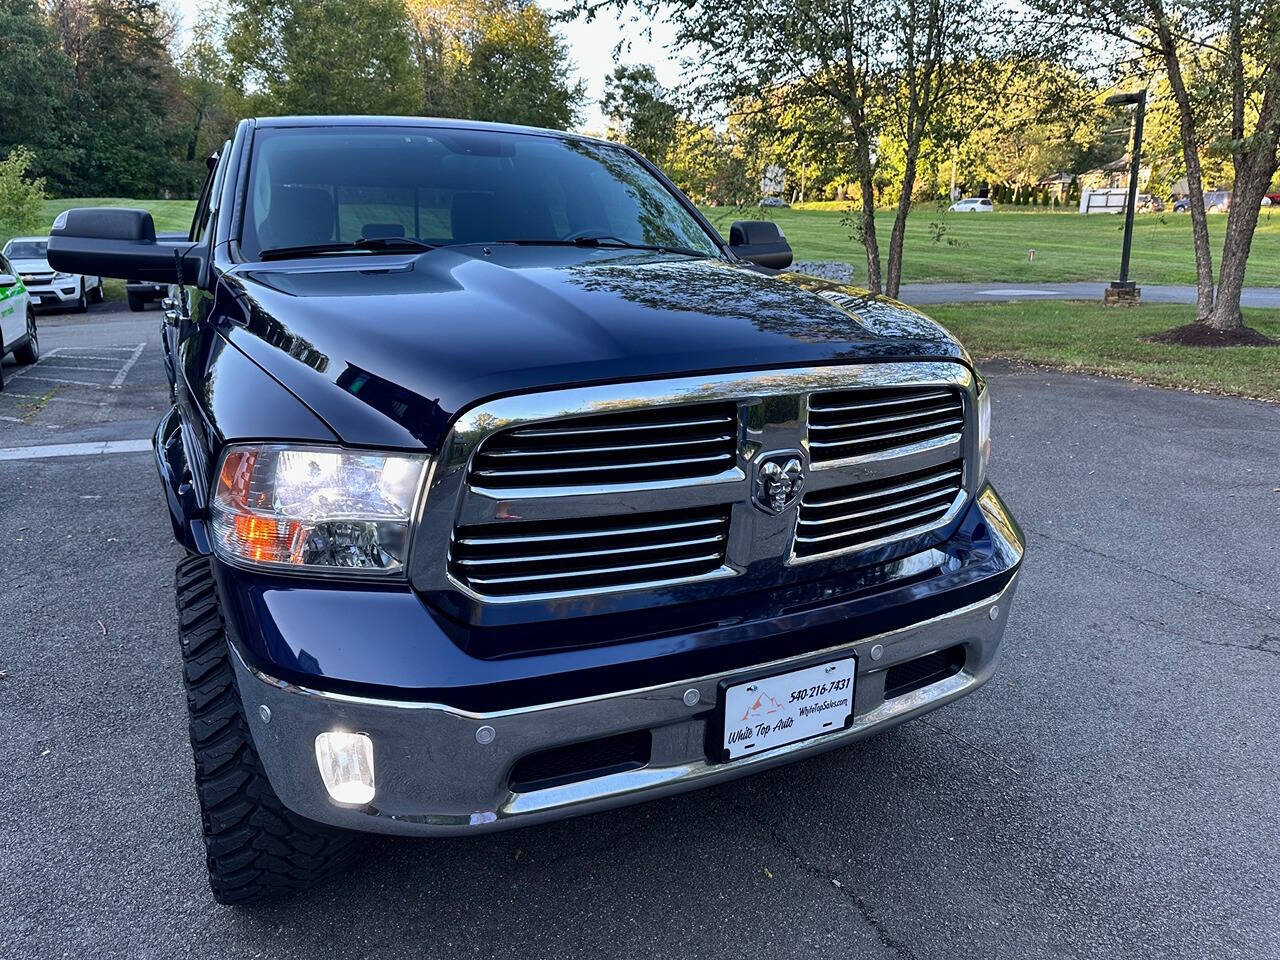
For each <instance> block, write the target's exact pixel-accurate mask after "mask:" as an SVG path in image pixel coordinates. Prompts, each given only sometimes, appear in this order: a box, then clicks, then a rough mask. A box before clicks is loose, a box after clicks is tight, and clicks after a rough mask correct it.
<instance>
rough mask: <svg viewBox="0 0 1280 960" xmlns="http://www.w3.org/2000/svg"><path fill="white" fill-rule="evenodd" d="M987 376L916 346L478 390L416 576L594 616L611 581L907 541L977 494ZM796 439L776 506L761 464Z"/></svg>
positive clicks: (468, 596)
mask: <svg viewBox="0 0 1280 960" xmlns="http://www.w3.org/2000/svg"><path fill="white" fill-rule="evenodd" d="M973 389H974V380H973V374H972V372H971V371H970V370H969V369H968V368H967V367H966V366H965V365H964V364H961V363H958V362H954V361H948V360H920V361H906V362H883V363H880V362H877V363H850V364H832V365H828V366H820V367H800V368H785V369H764V370H751V371H738V372H728V373H721V374H705V375H697V376H689V377H679V378H668V379H650V380H641V381H636V382H634V383H623V384H595V385H589V386H582V387H569V388H564V389H553V390H541V391H535V392H532V393H528V394H515V395H511V396H506V397H500V398H498V399H495V400H489V401H484V402H482V403H479V404H477V405H476V406H474V407H471V408H469V409H467V410H464V411H463V412H462V413H461V414H459V416H458V418H457V420H456V421H455V423H454V425H453V427H452V428H451V431H450V433H449V435H448V436H447V437H446V438H445V440H444V442H443V444H442V448H441V451H440V453H439V455H438V457H437V458H436V461H435V468H434V470H433V473H432V477H431V481H430V485H429V488H428V491H427V493H426V496H425V498H424V506H423V511H422V514H421V515H420V520H419V523H418V524H417V526H416V527H415V531H414V542H413V547H412V549H411V550H410V554H409V577H410V581H411V582H412V583H413V585H414V587H415V588H416V589H418V590H420V591H422V592H424V594H433V593H434V594H438V595H439V596H440V597H441V600H440V602H441V603H442V604H443V605H444V606H445V607H446V608H447V609H448V610H449V612H450V615H452V616H455V617H457V618H459V619H461V620H465V621H467V622H472V623H485V624H492V625H495V626H497V625H501V624H505V623H514V622H535V621H537V622H551V621H554V620H557V619H562V618H566V617H590V616H595V615H598V614H599V612H600V611H601V609H604V607H603V606H602V601H601V595H603V594H606V593H625V594H627V596H626V597H624V598H620V599H619V600H618V601H617V603H618V604H619V605H620V606H621V607H623V608H625V609H628V610H633V611H638V610H643V609H646V608H653V607H661V606H669V605H671V604H678V603H685V602H696V601H700V600H703V599H706V598H707V597H708V596H713V595H716V594H717V593H718V592H719V589H718V588H709V585H708V581H712V580H718V579H719V578H724V579H725V580H726V581H728V582H732V584H733V586H732V588H731V589H732V590H733V591H735V592H740V593H745V592H749V591H752V590H756V589H768V588H771V587H775V586H777V584H778V582H779V580H778V577H779V572H778V571H779V567H780V565H781V566H782V567H783V568H785V567H790V566H793V565H799V564H808V563H814V564H818V565H822V566H823V569H822V570H821V571H818V573H817V575H826V574H827V573H828V570H827V568H826V564H828V563H831V564H832V566H831V568H830V572H832V573H834V572H838V571H839V570H840V569H851V568H853V567H856V566H858V565H859V564H861V563H863V562H864V561H863V559H862V557H860V556H859V555H860V554H862V553H865V551H866V549H867V548H876V547H879V546H882V545H886V544H889V543H896V542H899V541H905V543H904V545H903V547H902V550H901V551H899V555H900V556H901V557H904V558H905V557H907V556H908V555H910V554H911V551H912V550H914V549H916V548H915V546H914V545H913V544H912V543H911V541H912V540H913V538H918V537H919V536H920V535H921V534H923V533H925V532H927V531H929V530H933V529H937V528H939V527H941V526H943V525H945V524H947V523H949V522H951V521H952V520H953V519H954V518H955V516H956V514H957V512H958V511H959V510H960V509H961V508H962V507H963V504H964V498H965V496H966V495H972V494H973V493H975V492H976V490H975V489H971V488H970V487H968V486H966V487H964V488H963V490H962V488H961V486H960V484H961V483H962V482H963V483H964V484H969V485H972V484H973V482H974V480H975V477H974V475H973V471H972V470H971V469H970V466H969V463H968V460H969V458H971V457H973V456H974V454H975V452H976V451H975V449H974V446H975V438H974V437H973V436H972V434H973V431H972V430H971V429H969V427H968V426H967V422H968V420H970V419H971V418H972V417H973V415H974V413H973V411H974V403H973V399H974V398H973ZM886 417H899V418H901V419H898V420H888V421H885V419H884V418H886ZM876 421H879V422H876ZM886 422H887V423H888V424H890V425H892V424H899V425H900V426H898V427H897V428H896V429H889V428H886V427H885V425H884V424H885V423H886ZM907 430H909V431H911V432H909V433H906V435H905V436H902V435H899V434H901V433H903V432H904V431H907ZM823 433H827V434H830V437H823V436H822V434H823ZM884 434H894V436H883V435H884ZM922 437H923V438H924V439H921V438H922ZM819 444H826V446H819ZM783 456H787V457H795V458H799V459H800V460H801V461H802V462H803V463H804V465H805V477H804V484H803V487H802V490H803V493H802V500H801V502H800V503H798V504H796V505H793V506H791V507H789V508H788V509H784V510H782V511H781V512H778V513H774V512H772V511H771V510H769V509H765V508H762V505H761V502H760V499H759V498H760V496H761V495H762V491H761V469H762V466H761V465H762V464H764V463H766V462H771V461H773V460H775V459H777V458H779V457H783ZM918 481H919V482H918ZM947 491H950V494H948V493H947ZM858 497H864V498H865V500H862V501H859V500H853V501H852V502H850V503H844V502H842V501H845V500H848V499H850V498H858ZM949 497H950V498H951V499H950V500H949ZM818 521H832V522H830V523H827V522H823V523H818ZM797 536H799V537H800V538H801V539H799V540H797ZM442 545H443V549H442ZM866 557H867V558H868V559H867V560H866V562H872V559H871V554H866ZM880 559H881V554H880V553H877V554H876V555H875V558H874V562H877V563H879V562H880ZM791 575H792V572H786V573H784V575H783V576H784V579H785V577H788V576H791ZM794 575H795V576H796V577H803V576H808V575H810V574H809V573H808V572H807V571H800V570H796V571H794Z"/></svg>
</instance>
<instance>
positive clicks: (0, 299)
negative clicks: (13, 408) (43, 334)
mask: <svg viewBox="0 0 1280 960" xmlns="http://www.w3.org/2000/svg"><path fill="white" fill-rule="evenodd" d="M10 351H12V352H13V359H15V360H17V361H18V363H20V364H24V365H25V364H32V363H35V362H36V361H37V360H39V359H40V341H39V339H38V338H37V335H36V314H35V311H34V310H33V309H32V308H31V297H30V296H29V295H28V294H27V288H26V287H25V286H24V285H23V283H22V277H20V276H18V274H17V273H16V272H15V271H14V268H13V265H12V264H11V263H9V261H8V259H6V258H5V256H4V255H3V254H0V390H3V389H4V358H5V354H7V353H9V352H10Z"/></svg>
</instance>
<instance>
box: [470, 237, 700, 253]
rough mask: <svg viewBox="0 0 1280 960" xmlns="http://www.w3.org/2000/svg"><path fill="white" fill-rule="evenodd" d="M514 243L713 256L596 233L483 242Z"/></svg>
mask: <svg viewBox="0 0 1280 960" xmlns="http://www.w3.org/2000/svg"><path fill="white" fill-rule="evenodd" d="M507 243H510V244H514V245H516V246H521V247H600V248H604V249H609V250H652V251H654V252H656V253H675V254H679V255H680V256H684V257H700V258H706V257H714V256H715V254H713V253H707V251H705V250H694V249H693V248H691V247H681V246H672V245H670V244H665V243H664V244H649V243H632V242H631V241H630V240H623V239H622V238H621V237H614V236H610V235H609V234H596V235H594V236H590V237H574V238H572V239H570V240H487V241H485V244H487V245H492V246H498V245H500V244H507Z"/></svg>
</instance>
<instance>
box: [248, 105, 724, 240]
mask: <svg viewBox="0 0 1280 960" xmlns="http://www.w3.org/2000/svg"><path fill="white" fill-rule="evenodd" d="M241 234H242V235H241V243H240V246H241V251H242V253H243V254H244V256H246V257H248V258H250V259H256V258H257V257H258V255H259V254H261V253H262V252H263V251H264V250H273V249H281V248H289V247H299V246H307V245H313V244H326V243H336V242H352V241H355V240H360V239H370V238H376V239H385V238H397V237H403V238H409V239H412V240H419V241H423V242H425V243H430V244H470V243H501V242H503V241H513V242H523V243H538V242H549V243H557V242H559V243H568V242H572V241H573V240H575V239H580V238H584V237H588V238H590V237H606V238H608V240H609V241H610V242H613V243H620V244H631V245H642V246H651V247H674V248H683V249H687V250H691V251H696V252H698V253H701V254H705V255H707V256H718V255H719V253H718V250H717V247H716V244H715V242H714V241H713V240H712V238H711V237H710V236H709V235H708V234H707V232H706V231H705V230H703V228H702V227H701V226H700V225H699V223H698V221H697V220H696V219H695V218H694V216H693V215H692V214H691V213H690V212H689V211H688V210H687V209H686V208H685V206H684V205H683V204H682V203H681V202H680V201H679V200H678V199H677V198H676V196H675V195H674V194H673V193H672V192H671V191H670V190H668V189H667V188H666V187H664V186H663V185H662V184H661V183H660V182H659V181H658V180H657V179H655V178H654V177H653V175H652V174H650V173H649V172H648V171H647V170H646V169H645V168H644V167H643V166H642V165H641V164H640V163H639V162H637V161H636V160H635V159H634V158H633V157H632V156H631V155H630V154H628V153H627V152H625V151H623V150H620V149H618V148H616V147H610V146H608V145H605V144H598V143H590V142H586V141H580V140H571V139H559V138H556V137H547V136H538V135H534V134H522V133H511V132H507V131H497V130H443V129H440V130H436V129H422V128H411V127H344V128H336V127H312V128H264V129H259V130H258V132H257V133H256V134H255V135H254V146H253V160H252V163H251V168H250V171H249V194H248V203H247V205H246V209H245V219H244V224H243V227H242V230H241Z"/></svg>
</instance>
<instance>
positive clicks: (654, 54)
mask: <svg viewBox="0 0 1280 960" xmlns="http://www.w3.org/2000/svg"><path fill="white" fill-rule="evenodd" d="M537 2H538V4H539V5H540V6H541V7H543V9H545V10H547V11H548V12H551V13H556V12H558V11H560V10H562V9H564V7H565V6H567V4H566V3H565V2H564V0H537ZM175 5H176V6H177V8H178V10H179V12H180V13H181V14H182V21H183V27H184V28H185V29H186V30H190V28H191V24H192V22H193V20H194V18H195V16H196V12H197V10H198V9H199V8H200V6H201V5H202V3H201V0H175ZM558 29H559V30H560V33H561V35H562V36H563V37H564V38H565V41H566V43H567V44H568V47H569V56H570V59H571V60H572V61H573V64H574V69H575V71H576V75H577V76H578V77H579V78H581V79H582V81H583V82H584V84H585V85H586V99H585V101H584V102H583V104H582V120H581V122H580V123H579V129H581V130H593V131H597V132H599V131H602V130H603V129H604V125H605V121H604V115H603V114H602V113H601V112H600V98H601V97H602V96H603V95H604V81H605V78H606V77H607V76H608V75H609V74H610V73H612V72H613V67H614V59H613V52H614V48H615V47H616V46H617V45H618V42H619V41H620V40H622V39H623V38H624V37H625V38H628V39H629V40H630V49H629V50H627V51H626V52H624V54H623V61H624V62H626V63H648V64H651V65H652V66H653V68H654V70H655V71H656V72H657V75H658V80H659V82H660V83H662V85H663V86H666V87H676V86H678V85H679V82H680V68H679V65H678V64H677V63H676V61H675V60H674V58H672V57H671V56H669V55H668V53H667V51H666V49H665V45H666V44H668V43H670V41H671V38H672V31H671V29H670V28H669V27H668V26H667V25H666V24H657V25H655V26H654V28H653V37H652V39H651V40H646V39H645V38H644V37H642V36H641V33H642V32H643V31H642V30H641V28H640V27H639V26H637V25H636V24H633V23H631V22H630V21H629V19H628V18H626V17H622V18H619V17H617V16H614V15H606V16H598V17H596V19H595V20H594V21H592V22H591V23H585V22H582V21H577V20H575V21H572V22H570V23H564V24H560V25H559V27H558Z"/></svg>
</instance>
